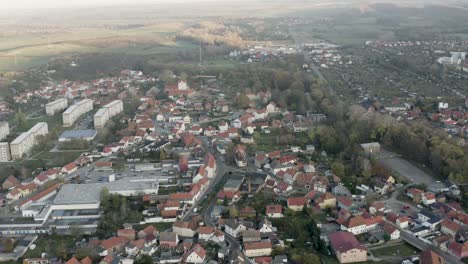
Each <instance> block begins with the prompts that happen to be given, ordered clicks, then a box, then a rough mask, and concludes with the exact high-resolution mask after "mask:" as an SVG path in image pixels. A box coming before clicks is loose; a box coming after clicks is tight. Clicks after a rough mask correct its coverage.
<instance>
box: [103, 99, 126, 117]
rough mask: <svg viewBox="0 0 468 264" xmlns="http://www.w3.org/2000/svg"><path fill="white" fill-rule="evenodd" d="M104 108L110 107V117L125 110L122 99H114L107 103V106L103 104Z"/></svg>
mask: <svg viewBox="0 0 468 264" xmlns="http://www.w3.org/2000/svg"><path fill="white" fill-rule="evenodd" d="M103 108H107V109H109V118H112V117H114V116H116V115H118V114H120V113H122V112H123V101H122V100H115V101H112V102H110V103H108V104H106V105H105V106H103Z"/></svg>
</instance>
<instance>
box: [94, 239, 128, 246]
mask: <svg viewBox="0 0 468 264" xmlns="http://www.w3.org/2000/svg"><path fill="white" fill-rule="evenodd" d="M127 242H128V239H127V238H126V237H111V238H109V239H106V240H103V241H102V242H101V247H102V248H104V249H111V248H115V247H119V246H123V245H125V244H126V243H127Z"/></svg>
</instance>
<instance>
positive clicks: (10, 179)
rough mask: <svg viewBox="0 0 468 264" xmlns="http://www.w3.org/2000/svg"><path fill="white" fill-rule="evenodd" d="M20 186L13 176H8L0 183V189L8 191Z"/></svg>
mask: <svg viewBox="0 0 468 264" xmlns="http://www.w3.org/2000/svg"><path fill="white" fill-rule="evenodd" d="M18 184H20V181H19V180H18V179H17V178H16V177H15V176H13V175H10V176H8V178H6V180H5V181H4V182H3V183H2V189H4V190H8V189H10V188H13V187H15V186H16V185H18Z"/></svg>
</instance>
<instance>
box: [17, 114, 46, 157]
mask: <svg viewBox="0 0 468 264" xmlns="http://www.w3.org/2000/svg"><path fill="white" fill-rule="evenodd" d="M47 133H49V129H48V126H47V123H45V122H39V123H37V124H36V125H35V126H33V127H32V128H31V129H29V131H27V132H24V133H22V134H21V135H19V136H18V137H17V138H16V139H15V140H13V141H12V142H11V143H10V151H11V157H12V158H13V159H17V158H21V157H23V155H27V154H29V152H30V151H31V149H32V148H33V147H34V145H35V144H36V143H37V136H40V135H47Z"/></svg>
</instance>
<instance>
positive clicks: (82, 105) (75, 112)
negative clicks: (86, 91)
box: [63, 99, 93, 127]
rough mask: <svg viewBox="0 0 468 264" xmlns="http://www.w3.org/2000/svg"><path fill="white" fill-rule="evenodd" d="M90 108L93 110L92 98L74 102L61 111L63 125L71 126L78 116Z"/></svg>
mask: <svg viewBox="0 0 468 264" xmlns="http://www.w3.org/2000/svg"><path fill="white" fill-rule="evenodd" d="M91 110H93V100H91V99H83V100H81V101H79V102H77V103H75V104H74V105H72V106H70V107H69V108H68V109H67V110H65V112H63V126H64V127H69V126H72V125H73V123H75V122H76V120H78V118H80V116H82V115H84V114H86V113H88V112H89V111H91Z"/></svg>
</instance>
